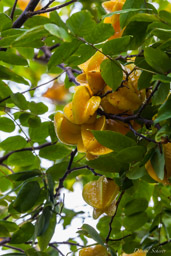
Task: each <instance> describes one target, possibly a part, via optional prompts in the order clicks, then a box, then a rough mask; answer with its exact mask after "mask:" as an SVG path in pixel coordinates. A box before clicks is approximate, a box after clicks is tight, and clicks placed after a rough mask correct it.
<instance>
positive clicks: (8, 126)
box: [0, 117, 15, 132]
mask: <svg viewBox="0 0 171 256" xmlns="http://www.w3.org/2000/svg"><path fill="white" fill-rule="evenodd" d="M0 130H1V131H3V132H13V131H14V130H15V125H14V123H13V121H12V120H11V119H9V118H7V117H0Z"/></svg>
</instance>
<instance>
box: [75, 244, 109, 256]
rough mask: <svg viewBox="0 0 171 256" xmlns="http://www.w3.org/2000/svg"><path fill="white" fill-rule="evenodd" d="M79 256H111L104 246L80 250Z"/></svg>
mask: <svg viewBox="0 0 171 256" xmlns="http://www.w3.org/2000/svg"><path fill="white" fill-rule="evenodd" d="M79 256H110V254H109V253H108V252H107V249H106V248H105V247H104V246H102V245H96V246H95V247H91V248H90V247H89V248H84V249H82V250H80V252H79Z"/></svg>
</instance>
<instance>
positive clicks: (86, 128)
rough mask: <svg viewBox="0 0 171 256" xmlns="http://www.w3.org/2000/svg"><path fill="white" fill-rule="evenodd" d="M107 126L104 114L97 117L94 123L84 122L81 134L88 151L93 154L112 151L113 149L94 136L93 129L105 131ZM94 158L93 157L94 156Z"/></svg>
mask: <svg viewBox="0 0 171 256" xmlns="http://www.w3.org/2000/svg"><path fill="white" fill-rule="evenodd" d="M105 128H106V118H105V117H104V116H102V117H100V118H98V119H96V121H95V122H94V123H93V124H84V125H82V126H81V136H82V141H83V145H84V148H85V150H86V152H88V153H89V155H88V156H89V157H91V155H95V156H96V155H97V156H99V155H104V154H108V153H111V152H112V150H111V149H109V148H106V147H105V146H103V145H101V144H100V143H99V142H98V141H97V140H96V139H95V137H94V135H93V133H92V132H91V130H97V131H103V130H105ZM92 158H93V157H92Z"/></svg>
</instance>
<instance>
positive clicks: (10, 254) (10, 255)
mask: <svg viewBox="0 0 171 256" xmlns="http://www.w3.org/2000/svg"><path fill="white" fill-rule="evenodd" d="M3 256H26V254H24V253H18V252H15V253H7V254H3Z"/></svg>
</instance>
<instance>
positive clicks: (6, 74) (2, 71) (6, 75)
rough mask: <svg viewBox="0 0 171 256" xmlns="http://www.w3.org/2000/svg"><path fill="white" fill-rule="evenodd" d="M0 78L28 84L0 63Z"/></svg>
mask: <svg viewBox="0 0 171 256" xmlns="http://www.w3.org/2000/svg"><path fill="white" fill-rule="evenodd" d="M0 78H1V79H5V80H11V81H14V82H17V83H19V84H25V85H29V83H28V82H27V81H26V80H25V79H24V78H23V77H22V76H19V75H17V74H16V73H14V72H13V71H11V70H10V69H9V68H6V67H3V66H1V65H0Z"/></svg>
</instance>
